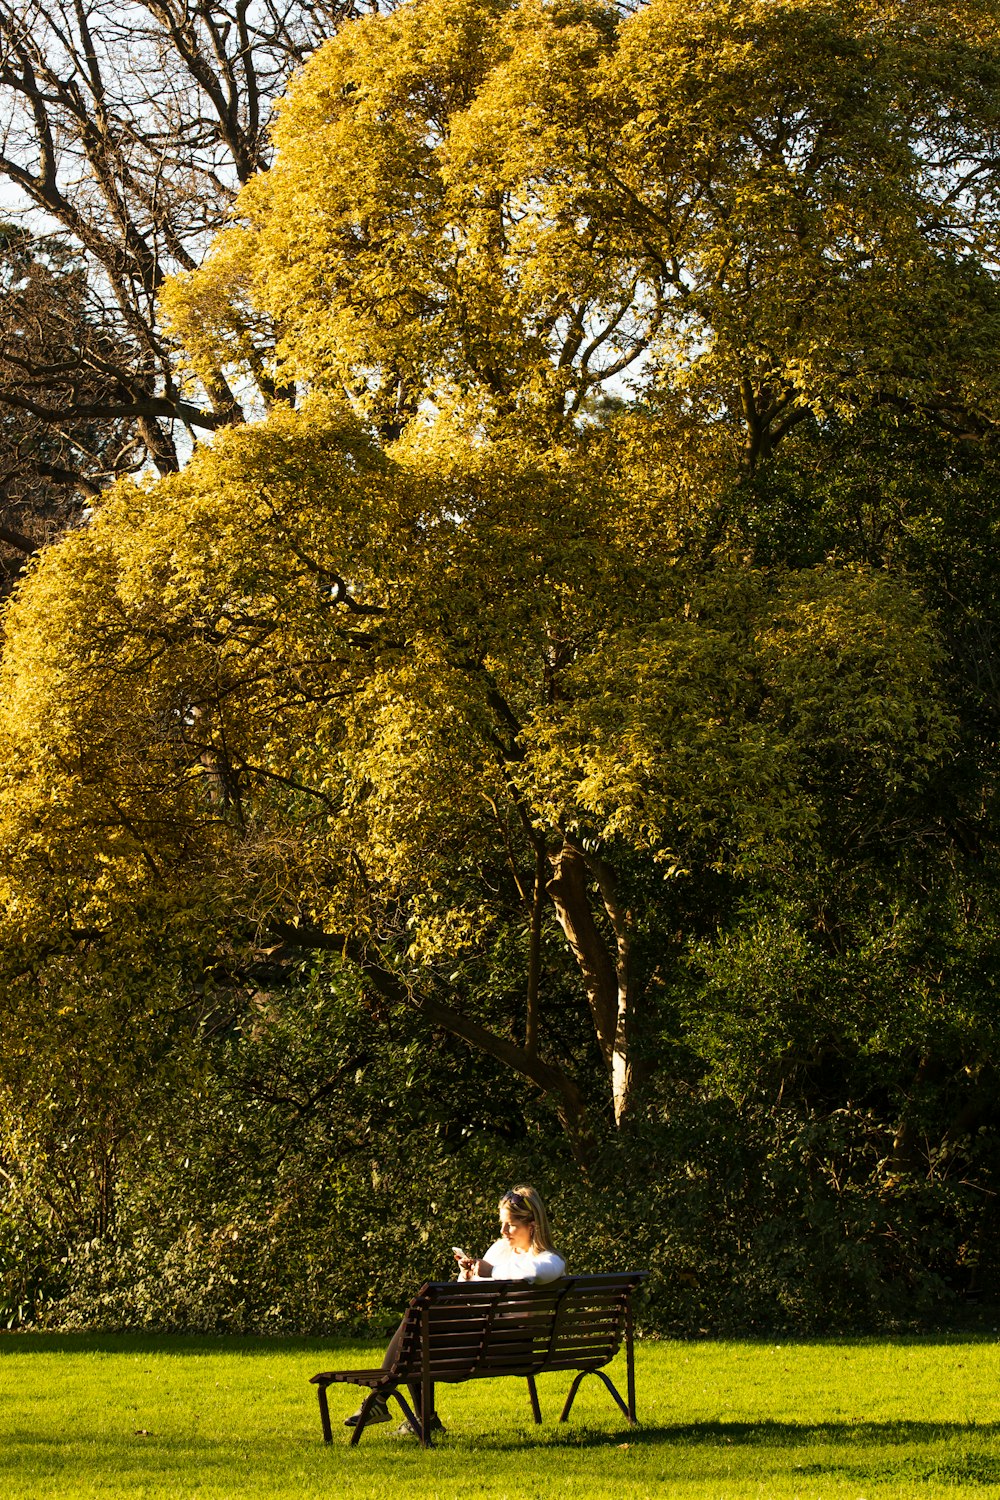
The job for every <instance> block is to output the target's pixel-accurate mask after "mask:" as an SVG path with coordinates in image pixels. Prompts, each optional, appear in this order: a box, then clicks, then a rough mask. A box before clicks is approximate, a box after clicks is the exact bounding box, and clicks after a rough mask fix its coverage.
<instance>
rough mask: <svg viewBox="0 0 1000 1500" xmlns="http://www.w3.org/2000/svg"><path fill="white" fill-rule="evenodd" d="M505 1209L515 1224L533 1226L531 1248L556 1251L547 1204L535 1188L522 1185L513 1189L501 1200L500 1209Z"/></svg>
mask: <svg viewBox="0 0 1000 1500" xmlns="http://www.w3.org/2000/svg"><path fill="white" fill-rule="evenodd" d="M503 1208H505V1209H506V1210H507V1212H508V1213H509V1214H510V1217H511V1218H512V1219H513V1221H514V1223H515V1224H530V1225H531V1248H532V1250H554V1249H555V1248H556V1247H555V1245H554V1244H553V1242H552V1230H551V1229H550V1228H549V1216H548V1214H547V1213H546V1212H545V1204H544V1203H543V1202H542V1200H541V1197H540V1195H539V1194H538V1193H537V1192H536V1191H535V1189H534V1188H533V1187H528V1186H527V1184H525V1183H522V1184H521V1185H520V1187H513V1188H511V1190H510V1192H509V1193H504V1195H503V1197H502V1198H501V1199H500V1204H499V1208H498V1209H497V1212H498V1213H499V1211H500V1209H503Z"/></svg>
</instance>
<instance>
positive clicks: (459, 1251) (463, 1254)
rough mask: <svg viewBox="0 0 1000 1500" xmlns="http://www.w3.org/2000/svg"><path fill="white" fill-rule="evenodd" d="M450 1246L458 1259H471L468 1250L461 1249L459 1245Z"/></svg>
mask: <svg viewBox="0 0 1000 1500" xmlns="http://www.w3.org/2000/svg"><path fill="white" fill-rule="evenodd" d="M451 1248H452V1250H453V1251H454V1253H455V1254H456V1255H457V1256H458V1258H459V1260H471V1259H472V1256H471V1255H470V1254H469V1252H468V1250H463V1249H462V1247H461V1245H452V1247H451Z"/></svg>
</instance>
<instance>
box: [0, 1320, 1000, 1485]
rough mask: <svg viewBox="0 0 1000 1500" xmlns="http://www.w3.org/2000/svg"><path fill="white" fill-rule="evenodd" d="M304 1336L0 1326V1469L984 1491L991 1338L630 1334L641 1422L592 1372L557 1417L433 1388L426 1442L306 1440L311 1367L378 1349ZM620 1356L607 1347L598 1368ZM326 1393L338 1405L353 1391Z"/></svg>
mask: <svg viewBox="0 0 1000 1500" xmlns="http://www.w3.org/2000/svg"><path fill="white" fill-rule="evenodd" d="M373 1353H374V1351H373V1349H372V1348H371V1346H368V1347H364V1346H361V1345H358V1344H350V1345H348V1344H340V1345H337V1346H335V1347H333V1346H331V1345H330V1344H324V1343H323V1342H321V1341H320V1340H317V1339H278V1340H264V1339H247V1340H236V1339H207V1338H183V1337H159V1338H151V1337H143V1336H140V1335H134V1336H132V1335H125V1334H122V1335H106V1336H99V1335H84V1334H78V1335H73V1334H68V1335H57V1334H38V1335H35V1334H21V1335H18V1334H13V1335H3V1336H0V1437H2V1442H0V1482H2V1484H3V1492H4V1493H5V1494H6V1495H11V1496H18V1497H19V1496H32V1497H34V1496H39V1497H50V1496H51V1497H56V1496H58V1497H60V1500H64V1497H72V1496H80V1495H100V1496H122V1497H124V1496H128V1497H129V1500H138V1497H142V1496H151V1497H152V1496H156V1497H160V1496H171V1497H173V1496H198V1497H215V1496H241V1497H242V1496H248V1497H256V1496H268V1497H271V1496H278V1497H286V1496H287V1497H293V1496H294V1497H296V1500H310V1497H314V1496H315V1497H320V1496H322V1497H324V1500H333V1497H337V1500H339V1497H348V1500H353V1497H362V1496H365V1497H367V1496H387V1497H391V1500H408V1497H412V1496H418V1495H419V1496H441V1497H452V1496H461V1497H466V1496H467V1497H475V1496H489V1497H491V1500H503V1497H509V1500H533V1497H538V1500H561V1497H563V1496H569V1497H576V1496H579V1497H580V1500H584V1497H586V1500H592V1497H596V1496H610V1497H614V1500H624V1497H630V1496H637V1495H677V1496H684V1497H689V1500H717V1497H727V1500H728V1497H730V1496H732V1497H741V1500H742V1497H745V1496H755V1497H767V1500H770V1497H776V1500H785V1497H793V1496H794V1497H801V1500H806V1497H819V1496H838V1497H847V1500H862V1497H863V1500H874V1497H878V1500H888V1497H895V1496H916V1495H921V1496H938V1495H941V1496H947V1497H958V1496H963V1495H968V1496H972V1495H975V1496H977V1497H979V1500H986V1497H990V1496H996V1497H1000V1345H998V1341H997V1336H996V1334H995V1333H991V1334H988V1335H986V1334H983V1335H961V1336H959V1335H955V1336H935V1337H925V1338H892V1339H844V1340H822V1341H817V1340H813V1341H808V1342H807V1341H792V1342H763V1341H759V1342H758V1341H733V1342H725V1343H724V1342H715V1341H707V1340H706V1341H704V1342H695V1343H680V1342H662V1343H660V1342H647V1343H643V1344H642V1345H641V1346H640V1347H639V1350H638V1356H637V1389H638V1407H639V1417H640V1421H641V1424H642V1425H641V1426H640V1427H639V1428H637V1429H635V1430H633V1431H630V1430H629V1429H628V1428H627V1426H626V1425H625V1424H624V1422H623V1421H622V1419H621V1418H620V1416H619V1414H618V1412H617V1410H616V1408H615V1407H614V1406H613V1404H612V1402H611V1399H610V1397H609V1396H608V1395H607V1393H606V1391H605V1390H604V1388H603V1386H602V1385H601V1384H600V1382H599V1381H597V1380H594V1379H588V1380H585V1381H584V1383H583V1387H582V1389H581V1391H580V1394H579V1395H578V1397H577V1401H576V1405H575V1406H574V1409H573V1414H572V1416H571V1419H570V1421H569V1423H568V1424H566V1425H565V1426H560V1425H559V1423H558V1421H557V1418H558V1415H559V1411H560V1409H561V1405H562V1397H563V1394H564V1393H565V1390H566V1387H567V1385H568V1383H569V1377H568V1376H554V1375H552V1376H545V1377H542V1379H541V1380H540V1381H539V1393H540V1396H541V1401H542V1412H543V1416H544V1417H545V1422H544V1424H543V1426H541V1427H535V1426H534V1424H533V1423H532V1421H531V1415H530V1409H529V1406H528V1400H527V1392H526V1388H525V1385H524V1382H523V1381H518V1380H510V1379H509V1380H501V1381H489V1382H487V1381H481V1382H478V1383H475V1384H471V1385H465V1386H458V1387H454V1388H439V1409H440V1411H441V1415H442V1417H443V1419H444V1421H445V1423H446V1424H447V1426H448V1433H447V1435H446V1436H445V1437H444V1438H442V1439H440V1441H439V1445H438V1446H437V1447H436V1448H435V1449H434V1450H433V1451H431V1452H428V1453H424V1452H423V1451H422V1450H421V1449H420V1446H419V1444H417V1443H416V1442H414V1441H413V1440H407V1439H400V1438H397V1437H395V1436H394V1428H395V1423H393V1424H392V1426H391V1427H387V1426H381V1427H373V1428H370V1429H369V1430H368V1431H367V1432H366V1433H365V1435H364V1437H363V1438H362V1441H361V1443H360V1445H359V1447H357V1448H354V1449H351V1448H349V1447H348V1446H347V1438H348V1431H347V1429H346V1428H343V1427H340V1426H339V1425H338V1427H337V1432H336V1440H335V1442H334V1445H333V1446H332V1447H330V1448H327V1447H324V1445H323V1444H322V1442H321V1440H320V1428H319V1417H318V1411H317V1406H316V1398H315V1392H314V1390H313V1388H312V1387H311V1386H310V1385H309V1384H308V1378H309V1376H310V1375H312V1374H314V1373H315V1371H316V1370H318V1369H333V1368H337V1366H338V1365H339V1366H341V1367H342V1368H345V1369H346V1368H351V1367H357V1366H358V1365H360V1364H365V1363H371V1362H375V1361H373V1360H372V1355H373ZM619 1368H620V1374H621V1380H620V1381H619V1384H623V1383H624V1368H623V1367H622V1362H621V1361H619V1362H617V1363H616V1366H615V1367H613V1369H612V1373H615V1371H616V1370H617V1369H619ZM352 1395H353V1393H352V1391H351V1390H350V1389H349V1388H344V1389H343V1390H340V1391H338V1390H336V1389H335V1390H333V1391H331V1396H332V1402H331V1405H332V1409H333V1411H334V1414H335V1418H336V1419H338V1420H339V1418H340V1417H342V1416H344V1415H346V1414H347V1412H348V1411H350V1410H352V1408H353V1404H354V1403H353V1400H352Z"/></svg>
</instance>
